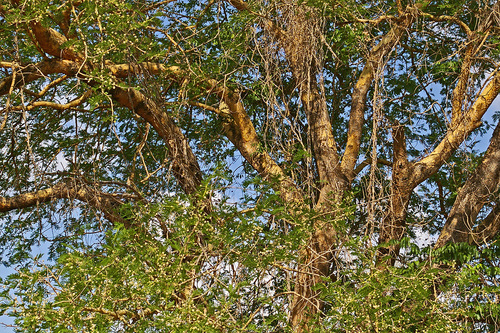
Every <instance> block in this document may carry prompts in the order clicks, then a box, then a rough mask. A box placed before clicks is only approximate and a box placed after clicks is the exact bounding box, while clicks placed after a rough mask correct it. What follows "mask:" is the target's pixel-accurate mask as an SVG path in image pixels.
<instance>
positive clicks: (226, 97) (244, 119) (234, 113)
mask: <svg viewBox="0 0 500 333" xmlns="http://www.w3.org/2000/svg"><path fill="white" fill-rule="evenodd" d="M208 83H209V84H210V86H211V89H210V92H211V93H214V94H216V95H217V96H219V98H220V99H221V100H222V101H223V102H224V104H225V105H226V106H227V108H228V111H229V112H227V111H224V113H228V114H229V116H230V117H225V119H226V122H225V123H224V125H223V126H224V132H225V134H226V136H227V138H228V139H229V140H230V141H231V142H232V143H233V144H234V145H235V146H236V148H237V149H238V150H239V151H240V153H241V155H242V156H243V157H244V158H245V159H246V160H247V161H248V163H250V165H252V167H253V168H254V169H255V170H256V171H257V172H258V173H259V174H260V175H261V176H262V177H263V178H264V179H265V180H267V181H276V182H277V190H278V191H279V193H280V196H281V198H282V199H283V200H284V201H285V202H288V203H297V202H301V201H302V194H301V193H300V190H299V189H298V188H297V186H296V185H295V183H294V182H293V181H292V180H291V178H290V177H288V176H287V175H285V173H284V171H283V170H282V169H281V167H280V166H279V165H278V164H277V163H276V162H275V161H274V160H273V159H272V158H271V156H270V155H269V154H268V153H267V152H265V151H263V150H262V148H261V143H260V140H259V138H258V136H257V132H256V130H255V127H254V126H253V123H252V121H251V120H250V117H248V114H247V113H246V111H245V107H244V106H243V102H242V101H241V99H240V96H239V94H237V93H235V92H232V91H230V90H229V89H228V88H226V87H223V86H220V85H219V84H218V82H217V81H215V80H209V81H208ZM220 109H224V108H220Z"/></svg>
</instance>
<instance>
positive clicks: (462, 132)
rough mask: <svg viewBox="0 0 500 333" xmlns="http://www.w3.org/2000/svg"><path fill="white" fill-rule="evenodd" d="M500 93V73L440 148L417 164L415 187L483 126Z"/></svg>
mask: <svg viewBox="0 0 500 333" xmlns="http://www.w3.org/2000/svg"><path fill="white" fill-rule="evenodd" d="M499 93H500V71H498V70H497V71H496V73H494V75H493V77H492V79H491V80H490V81H489V82H488V84H487V85H486V87H485V88H484V89H483V91H482V92H481V93H480V94H479V96H478V97H477V99H476V101H475V102H474V104H473V105H472V106H471V107H470V108H469V110H468V111H467V112H466V113H465V114H464V115H463V116H462V117H461V119H460V121H457V124H456V125H455V126H452V127H451V128H450V129H449V130H448V132H447V133H446V135H445V137H444V138H443V140H441V142H440V143H439V144H438V146H437V147H436V148H435V149H434V150H433V151H432V152H431V153H430V154H429V155H428V156H426V157H424V158H423V159H422V160H420V161H419V162H416V163H415V168H414V172H413V174H412V177H411V179H410V182H411V184H412V185H413V186H417V185H418V184H420V183H421V182H422V181H424V180H426V179H427V178H429V177H430V176H431V175H433V174H434V173H436V172H437V170H438V169H439V168H440V167H441V166H442V165H443V163H444V162H445V161H446V160H448V159H449V158H450V157H451V155H452V154H453V152H454V151H455V150H456V149H457V148H458V146H460V144H461V143H462V142H463V141H464V140H465V139H466V138H467V136H469V134H470V133H471V132H472V131H473V130H475V129H476V128H478V127H479V126H480V125H481V118H482V117H483V115H484V113H485V112H486V111H487V110H488V108H489V107H490V105H491V103H493V101H494V100H495V98H496V97H497V96H498V94H499Z"/></svg>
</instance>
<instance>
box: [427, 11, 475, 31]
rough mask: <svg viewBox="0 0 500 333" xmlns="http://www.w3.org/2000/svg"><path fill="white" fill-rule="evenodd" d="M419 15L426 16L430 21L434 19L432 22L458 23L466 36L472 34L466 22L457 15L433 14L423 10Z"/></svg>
mask: <svg viewBox="0 0 500 333" xmlns="http://www.w3.org/2000/svg"><path fill="white" fill-rule="evenodd" d="M421 15H422V16H423V17H425V18H428V19H429V20H431V21H434V22H451V23H455V24H456V25H458V26H459V27H460V28H461V29H462V30H463V31H464V32H465V33H466V34H467V36H470V35H471V34H472V31H471V29H470V28H469V26H468V25H467V24H465V22H463V21H461V20H460V19H459V18H458V17H455V16H449V15H438V16H435V15H432V14H428V13H424V12H421Z"/></svg>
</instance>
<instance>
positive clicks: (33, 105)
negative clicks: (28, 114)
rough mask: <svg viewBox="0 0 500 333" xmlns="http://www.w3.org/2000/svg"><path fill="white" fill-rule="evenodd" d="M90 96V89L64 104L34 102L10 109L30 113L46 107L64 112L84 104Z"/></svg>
mask: <svg viewBox="0 0 500 333" xmlns="http://www.w3.org/2000/svg"><path fill="white" fill-rule="evenodd" d="M90 95H92V89H90V90H87V91H86V92H85V93H84V94H83V95H82V96H80V97H78V98H75V99H74V100H72V101H70V102H68V103H66V104H59V103H54V102H49V101H36V102H32V103H30V104H28V105H26V106H24V105H20V106H13V107H11V109H12V110H27V111H31V110H33V109H35V108H38V107H46V108H52V109H55V110H58V111H64V110H68V109H71V108H74V107H76V106H79V105H81V104H82V103H83V102H85V101H86V100H87V99H88V98H89V97H90Z"/></svg>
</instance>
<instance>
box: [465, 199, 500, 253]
mask: <svg viewBox="0 0 500 333" xmlns="http://www.w3.org/2000/svg"><path fill="white" fill-rule="evenodd" d="M498 234H500V204H499V203H497V204H495V206H494V207H493V209H492V210H491V212H490V213H489V214H488V216H486V218H485V219H484V220H483V221H482V222H481V223H480V224H479V225H478V226H477V227H476V228H475V229H474V231H473V232H472V233H471V234H470V235H469V238H468V242H469V244H477V245H482V244H486V243H488V242H490V241H492V240H494V239H495V238H496V237H497V236H498Z"/></svg>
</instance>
